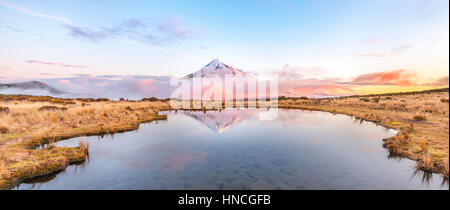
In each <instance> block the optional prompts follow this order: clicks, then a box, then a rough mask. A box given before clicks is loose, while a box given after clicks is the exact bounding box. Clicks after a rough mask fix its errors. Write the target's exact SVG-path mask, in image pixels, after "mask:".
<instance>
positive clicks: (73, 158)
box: [0, 96, 169, 189]
mask: <svg viewBox="0 0 450 210" xmlns="http://www.w3.org/2000/svg"><path fill="white" fill-rule="evenodd" d="M0 107H2V108H1V110H2V111H0V119H1V120H0V189H9V188H11V187H14V186H15V185H17V184H19V183H20V182H22V181H23V180H26V179H29V178H33V177H38V176H43V175H47V174H51V173H54V172H57V171H60V170H64V169H65V168H66V167H67V166H68V165H70V164H74V163H79V162H83V161H85V159H86V157H87V155H88V154H89V153H88V145H86V144H83V143H81V145H80V146H79V147H74V148H57V147H53V146H49V147H47V148H44V149H36V148H37V147H39V146H41V145H42V144H45V143H52V142H56V141H59V140H63V139H68V138H72V137H77V136H89V135H105V134H113V133H118V132H125V131H130V130H135V129H137V128H138V127H139V124H140V123H145V122H150V121H153V120H163V119H166V116H162V115H158V111H159V110H167V109H168V108H169V107H168V103H166V102H161V101H152V102H150V101H119V102H117V101H108V100H99V101H86V100H76V99H53V98H47V97H21V98H20V99H17V96H11V97H8V96H3V97H0Z"/></svg>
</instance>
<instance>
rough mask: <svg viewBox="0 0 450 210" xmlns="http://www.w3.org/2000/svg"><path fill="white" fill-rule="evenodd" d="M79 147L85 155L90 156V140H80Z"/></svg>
mask: <svg viewBox="0 0 450 210" xmlns="http://www.w3.org/2000/svg"><path fill="white" fill-rule="evenodd" d="M78 147H79V148H80V153H81V154H82V155H83V156H89V143H88V142H83V141H80V142H79V143H78Z"/></svg>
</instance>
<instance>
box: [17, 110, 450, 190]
mask: <svg viewBox="0 0 450 210" xmlns="http://www.w3.org/2000/svg"><path fill="white" fill-rule="evenodd" d="M272 111H273V110H272ZM264 112H266V110H246V109H241V110H235V109H233V110H223V111H221V112H218V111H207V112H206V113H203V112H187V111H186V112H185V111H178V112H174V111H172V112H163V113H162V114H167V115H168V119H167V120H165V121H158V122H152V123H147V124H142V125H141V126H140V128H139V129H138V130H136V131H132V132H127V133H121V134H115V135H113V136H105V137H103V138H100V137H95V136H93V137H79V138H73V139H69V140H65V141H61V142H58V143H57V144H56V146H59V147H63V146H69V147H71V146H77V145H78V142H79V141H81V140H83V141H87V142H89V143H90V158H89V161H88V162H87V163H85V164H83V165H78V166H76V165H73V166H69V167H68V168H67V169H66V170H65V171H63V172H61V173H58V174H53V175H52V176H48V177H42V178H40V179H35V180H29V181H28V183H23V184H21V185H19V186H18V187H16V189H448V185H447V184H448V183H446V184H443V183H442V178H441V177H440V176H439V175H436V174H423V173H421V172H417V171H416V172H415V170H414V162H413V161H410V160H407V159H396V158H389V157H388V152H387V150H386V149H384V148H383V147H382V144H383V141H382V139H383V138H387V137H391V136H393V135H395V134H396V131H395V130H392V129H387V128H384V127H381V126H377V125H375V124H373V123H370V122H365V121H360V120H355V119H353V118H352V117H349V116H345V115H333V114H331V113H325V112H315V111H301V110H281V109H280V110H278V114H277V117H276V118H275V119H273V120H260V119H259V114H260V113H264Z"/></svg>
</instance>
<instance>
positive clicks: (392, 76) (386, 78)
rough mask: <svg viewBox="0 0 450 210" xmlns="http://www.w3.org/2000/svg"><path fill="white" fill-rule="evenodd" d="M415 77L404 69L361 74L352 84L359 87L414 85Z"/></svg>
mask: <svg viewBox="0 0 450 210" xmlns="http://www.w3.org/2000/svg"><path fill="white" fill-rule="evenodd" d="M416 77H417V75H416V74H415V73H413V72H408V71H406V70H404V69H399V70H394V71H385V72H377V73H371V74H362V75H359V76H357V77H356V78H355V79H353V81H352V84H360V85H401V86H407V85H414V84H415V81H414V80H415V78H416Z"/></svg>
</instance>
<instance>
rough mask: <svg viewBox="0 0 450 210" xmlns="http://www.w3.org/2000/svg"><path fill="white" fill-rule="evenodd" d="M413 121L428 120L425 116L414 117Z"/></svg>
mask: <svg viewBox="0 0 450 210" xmlns="http://www.w3.org/2000/svg"><path fill="white" fill-rule="evenodd" d="M413 119H414V120H416V121H424V120H426V119H427V118H426V117H425V116H423V115H414V117H413Z"/></svg>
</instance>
